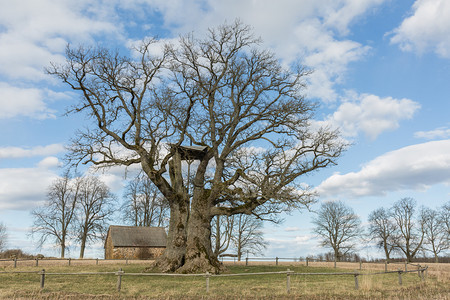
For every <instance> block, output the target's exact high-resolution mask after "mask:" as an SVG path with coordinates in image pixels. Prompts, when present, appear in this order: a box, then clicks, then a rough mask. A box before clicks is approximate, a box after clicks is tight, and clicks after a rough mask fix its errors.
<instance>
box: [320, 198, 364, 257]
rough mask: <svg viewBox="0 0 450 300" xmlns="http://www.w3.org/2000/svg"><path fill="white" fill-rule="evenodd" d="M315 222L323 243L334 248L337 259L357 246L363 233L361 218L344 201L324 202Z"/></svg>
mask: <svg viewBox="0 0 450 300" xmlns="http://www.w3.org/2000/svg"><path fill="white" fill-rule="evenodd" d="M313 223H314V224H315V228H314V232H315V233H316V234H317V235H318V236H319V238H320V239H321V245H322V246H325V247H330V248H332V249H333V251H334V257H335V259H336V261H340V259H341V257H343V256H344V255H346V254H347V253H349V252H350V251H352V250H354V249H355V248H356V243H357V241H358V239H359V238H360V237H361V234H362V229H361V220H360V219H359V217H358V216H357V215H356V214H355V213H354V212H353V209H352V208H351V207H349V206H347V205H345V203H344V202H342V201H336V202H325V203H322V205H321V206H320V209H319V211H318V212H317V215H316V217H315V218H314V220H313Z"/></svg>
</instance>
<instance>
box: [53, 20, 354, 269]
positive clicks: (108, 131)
mask: <svg viewBox="0 0 450 300" xmlns="http://www.w3.org/2000/svg"><path fill="white" fill-rule="evenodd" d="M155 44H156V41H154V40H145V41H143V42H142V43H141V44H140V45H139V46H137V47H136V48H135V49H134V53H133V55H131V56H130V57H124V56H121V55H120V54H119V53H118V52H112V51H109V50H107V49H103V48H89V47H88V48H83V47H79V48H77V49H73V48H70V47H69V48H68V49H67V52H66V62H65V63H64V64H63V65H56V64H53V65H52V67H51V68H49V69H48V73H49V74H53V75H55V76H57V77H58V78H60V79H61V80H62V81H63V82H65V83H66V84H68V86H70V87H71V88H72V89H74V90H75V91H78V92H79V93H80V95H82V97H81V100H79V101H78V102H77V103H76V104H75V105H74V107H73V108H72V110H71V112H75V113H80V112H82V113H85V115H86V116H88V117H89V118H91V120H92V123H90V124H89V125H90V126H89V129H86V130H84V131H82V132H80V133H79V134H78V136H77V137H75V138H74V139H73V142H72V144H71V146H70V155H69V157H70V160H71V161H72V162H73V163H76V164H78V163H92V164H94V165H96V166H99V167H108V166H112V165H124V166H130V165H132V164H140V166H141V167H142V170H143V172H144V173H145V174H146V175H147V176H148V178H149V179H150V180H151V181H152V182H153V184H154V185H155V186H156V187H157V188H158V189H159V191H160V192H161V193H162V194H163V195H164V197H165V198H166V199H167V201H168V203H169V206H170V223H169V231H168V242H167V248H166V251H165V252H164V255H163V256H161V257H159V258H158V260H157V262H156V266H157V267H158V268H160V269H161V270H162V271H178V272H199V271H202V272H204V271H207V270H208V271H211V272H218V271H219V270H220V269H221V268H222V266H221V264H220V262H219V261H218V260H217V258H216V257H215V256H214V255H213V253H212V246H211V220H212V218H213V217H214V216H217V215H234V214H253V213H254V211H255V210H257V211H258V212H259V213H260V214H261V217H266V218H270V216H271V215H272V216H273V215H276V214H277V213H280V212H283V211H290V210H293V209H300V208H304V207H305V206H307V205H309V204H310V203H312V202H313V201H314V196H315V194H314V192H312V191H311V190H310V189H309V188H307V187H306V186H305V185H304V184H303V182H302V181H301V180H299V177H301V176H302V175H305V174H308V173H310V172H313V171H315V170H319V169H321V168H325V167H327V166H329V165H333V164H335V163H336V159H337V158H338V157H339V156H340V155H341V153H342V151H343V150H344V149H345V147H346V145H345V142H343V141H342V140H341V139H340V138H339V134H338V133H337V132H336V131H333V130H330V129H328V128H315V127H313V126H311V120H312V118H313V113H314V110H315V108H316V105H315V104H314V103H311V102H309V101H306V100H305V99H304V97H303V95H302V92H303V89H304V87H305V81H304V79H305V76H307V75H308V73H309V72H307V71H305V70H304V69H303V68H301V67H298V68H292V69H287V68H284V67H283V66H282V65H281V63H280V61H279V60H278V59H277V57H275V55H274V54H273V53H272V52H270V51H269V50H267V49H262V47H261V43H260V40H259V39H257V38H255V37H254V35H253V32H252V30H251V29H250V28H249V27H248V26H245V25H243V24H242V23H240V22H239V21H236V22H234V23H232V24H230V25H223V26H219V27H217V28H213V29H211V30H209V32H208V34H207V36H206V37H205V38H203V39H198V38H195V37H194V36H193V35H188V36H185V37H182V38H180V39H179V42H178V45H177V46H175V47H170V46H167V47H162V49H161V51H160V52H161V53H162V54H161V55H157V56H155V55H153V54H152V53H155V51H152V50H153V48H154V46H155ZM182 144H185V145H188V144H189V145H193V147H196V148H195V151H191V152H189V151H185V150H186V147H183V146H182ZM192 152H195V153H196V154H195V155H194V156H192V157H190V155H191V154H190V153H192ZM191 159H195V160H196V165H195V169H193V170H192V172H193V174H192V181H191V180H184V179H183V173H184V174H185V172H184V171H183V168H182V166H183V164H185V162H186V161H187V160H191ZM185 169H186V168H184V170H185ZM187 182H188V183H189V184H190V185H192V186H190V187H189V188H188V187H187V186H186V185H187ZM188 191H189V193H188Z"/></svg>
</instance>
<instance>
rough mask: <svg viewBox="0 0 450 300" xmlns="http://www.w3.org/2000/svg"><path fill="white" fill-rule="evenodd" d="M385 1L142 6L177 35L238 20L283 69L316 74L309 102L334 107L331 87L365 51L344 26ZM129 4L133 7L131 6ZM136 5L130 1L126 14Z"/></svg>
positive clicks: (157, 2)
mask: <svg viewBox="0 0 450 300" xmlns="http://www.w3.org/2000/svg"><path fill="white" fill-rule="evenodd" d="M386 1H387V0H316V1H308V0H302V1H299V0H283V1H269V0H263V1H251V0H231V1H213V0H207V1H161V0H148V1H144V3H147V4H148V5H151V6H152V7H153V8H155V9H157V10H158V11H159V12H161V14H162V15H163V17H164V21H165V26H166V28H168V29H169V30H171V31H172V32H174V33H176V34H175V35H178V34H179V33H187V32H191V31H193V30H195V31H196V33H197V34H198V33H200V32H204V31H205V30H206V28H208V27H212V26H216V25H219V24H222V23H223V22H224V21H225V20H227V21H228V22H232V21H233V20H234V19H236V18H240V19H241V20H242V21H243V22H244V23H245V24H250V25H251V26H252V27H253V28H254V30H255V32H256V34H257V35H260V36H261V37H262V38H263V39H264V41H265V43H266V44H267V45H269V46H270V47H272V48H273V49H274V50H275V52H276V53H277V54H278V55H279V56H280V57H281V58H282V59H283V60H284V62H286V63H291V62H293V61H297V60H298V59H300V60H301V62H302V63H305V64H306V65H307V66H308V67H310V68H312V69H314V70H315V72H314V74H313V75H311V77H310V79H309V81H310V85H309V88H308V91H307V93H308V96H310V97H317V98H320V99H322V100H324V101H326V102H332V101H335V100H336V98H337V96H336V93H335V91H334V84H335V83H336V82H339V81H340V80H342V78H343V76H345V72H346V69H347V65H348V64H349V63H350V62H353V61H357V60H359V59H361V58H362V57H363V56H364V55H366V54H367V52H368V51H369V49H370V48H369V47H367V46H364V45H361V44H359V43H357V42H354V41H351V40H349V39H345V38H343V36H344V35H346V34H348V32H349V30H348V29H349V26H351V25H353V24H354V22H355V21H356V20H358V19H361V18H363V17H364V16H366V15H367V14H368V13H370V11H371V9H373V8H376V7H378V6H380V5H381V4H382V3H383V2H386ZM131 3H133V4H131ZM138 4H141V1H135V2H133V1H131V2H130V3H129V5H128V8H130V7H135V6H136V5H138Z"/></svg>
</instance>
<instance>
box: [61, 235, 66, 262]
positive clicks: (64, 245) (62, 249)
mask: <svg viewBox="0 0 450 300" xmlns="http://www.w3.org/2000/svg"><path fill="white" fill-rule="evenodd" d="M64 240H65V239H63V241H62V242H61V258H64V254H65V252H66V243H65V241H64Z"/></svg>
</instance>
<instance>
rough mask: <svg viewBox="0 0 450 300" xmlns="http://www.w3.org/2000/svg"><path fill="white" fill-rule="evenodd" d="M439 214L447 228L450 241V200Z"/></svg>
mask: <svg viewBox="0 0 450 300" xmlns="http://www.w3.org/2000/svg"><path fill="white" fill-rule="evenodd" d="M439 215H440V217H439V218H440V220H441V222H442V224H443V225H444V228H445V229H446V230H447V238H448V239H449V243H450V202H447V203H446V204H444V205H443V206H442V208H441V210H440V213H439Z"/></svg>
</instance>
